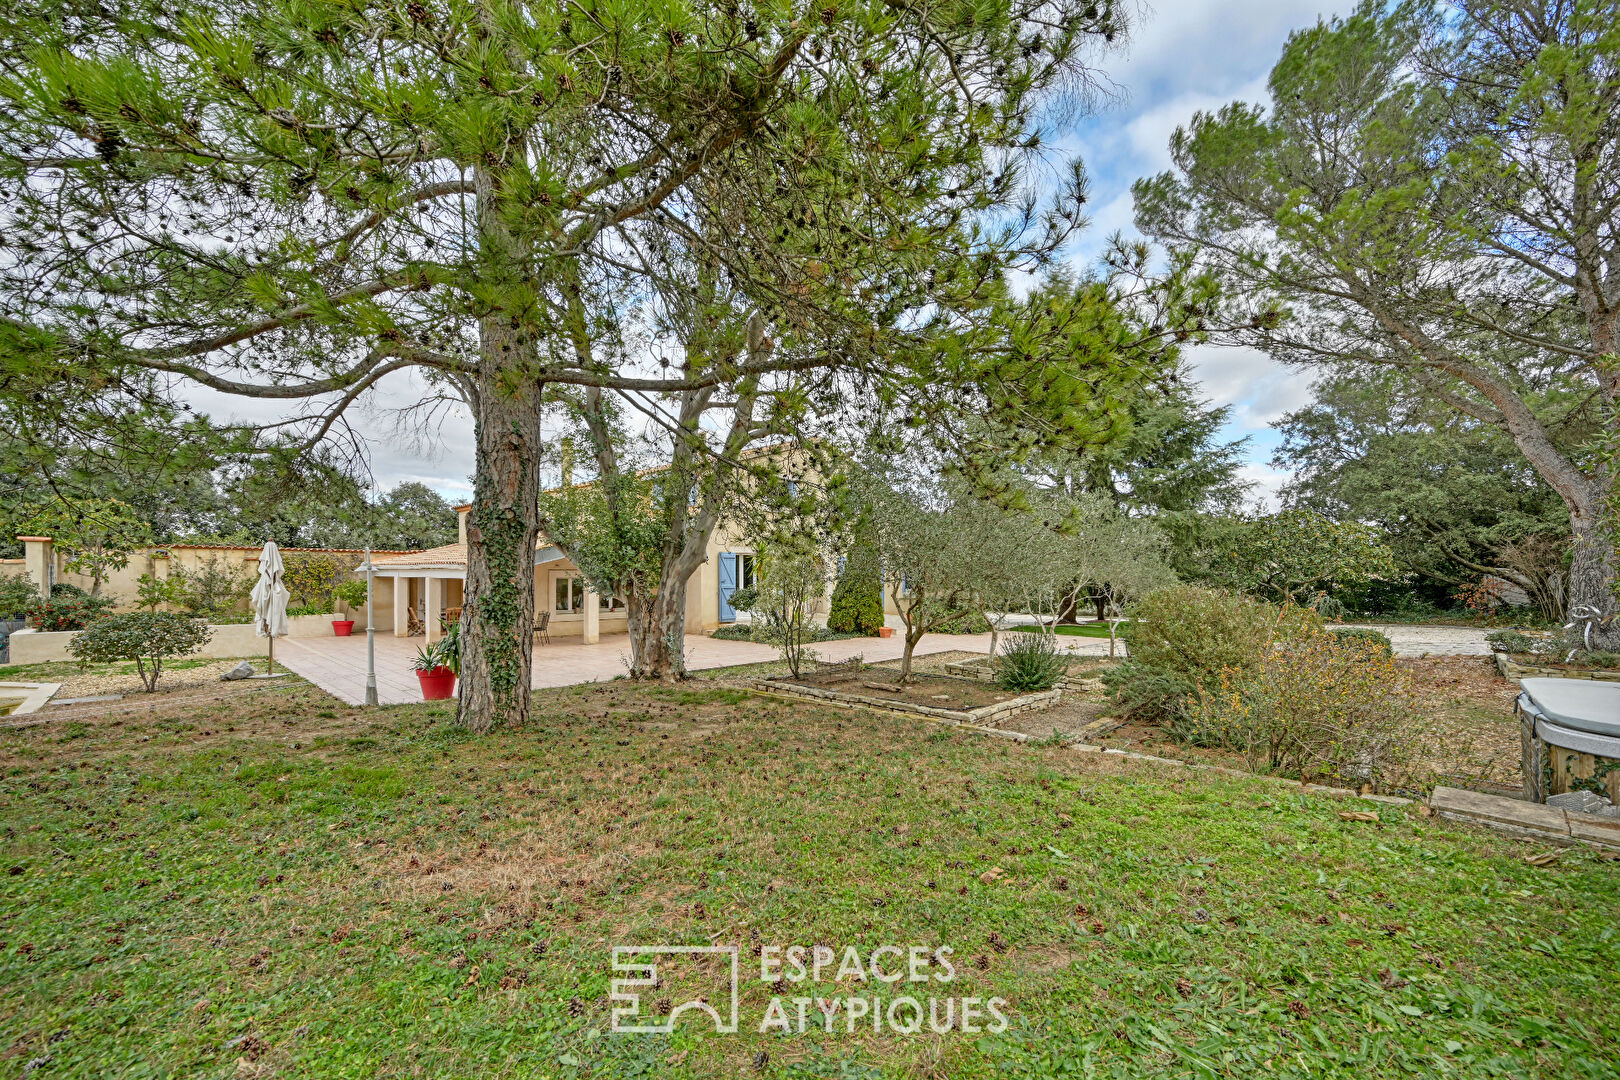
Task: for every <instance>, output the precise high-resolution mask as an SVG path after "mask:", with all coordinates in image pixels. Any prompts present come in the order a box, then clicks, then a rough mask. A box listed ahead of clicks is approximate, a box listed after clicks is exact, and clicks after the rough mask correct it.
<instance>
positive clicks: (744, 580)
mask: <svg viewBox="0 0 1620 1080" xmlns="http://www.w3.org/2000/svg"><path fill="white" fill-rule="evenodd" d="M757 558H758V557H757V556H755V555H754V554H752V553H751V552H747V551H740V552H738V553H737V588H739V589H755V588H758V587H759V578H758V577H757V575H756V569H757V568H756V563H757Z"/></svg>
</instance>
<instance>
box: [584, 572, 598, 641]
mask: <svg viewBox="0 0 1620 1080" xmlns="http://www.w3.org/2000/svg"><path fill="white" fill-rule="evenodd" d="M584 604H585V610H584V611H582V612H580V614H582V615H584V616H585V624H584V628H583V629H582V630H581V632H580V635H579V639H580V641H582V642H584V643H585V644H587V645H595V644H596V643H597V642H598V641H600V640H602V602H601V601H600V600H598V599H597V598H596V590H595V589H593V588H591V583H590V582H589V581H586V582H585V600H584Z"/></svg>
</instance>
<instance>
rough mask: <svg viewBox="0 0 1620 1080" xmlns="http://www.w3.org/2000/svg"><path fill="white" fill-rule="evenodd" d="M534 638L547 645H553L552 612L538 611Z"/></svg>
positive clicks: (535, 618)
mask: <svg viewBox="0 0 1620 1080" xmlns="http://www.w3.org/2000/svg"><path fill="white" fill-rule="evenodd" d="M534 636H535V637H537V638H539V639H540V640H541V641H542V642H544V643H545V644H547V645H550V644H551V612H549V611H537V612H535V613H534Z"/></svg>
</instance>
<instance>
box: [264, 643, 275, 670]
mask: <svg viewBox="0 0 1620 1080" xmlns="http://www.w3.org/2000/svg"><path fill="white" fill-rule="evenodd" d="M264 673H265V674H266V675H274V674H275V673H276V635H274V634H271V635H270V663H269V665H268V666H267V667H266V668H265V669H264Z"/></svg>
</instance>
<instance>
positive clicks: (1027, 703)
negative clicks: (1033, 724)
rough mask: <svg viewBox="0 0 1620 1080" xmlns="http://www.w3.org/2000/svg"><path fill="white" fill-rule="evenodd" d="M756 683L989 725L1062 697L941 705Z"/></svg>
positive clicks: (1048, 694) (794, 693)
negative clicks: (969, 706) (962, 706)
mask: <svg viewBox="0 0 1620 1080" xmlns="http://www.w3.org/2000/svg"><path fill="white" fill-rule="evenodd" d="M755 685H756V686H758V687H759V688H760V689H762V690H769V691H770V692H771V693H774V694H785V695H788V696H790V697H804V698H813V699H815V700H817V701H826V702H831V703H834V704H838V703H843V704H848V705H859V706H864V707H867V708H875V709H882V710H883V711H885V712H897V713H915V714H917V715H919V716H928V717H933V718H936V719H939V720H949V721H952V722H954V723H958V724H969V725H972V726H974V727H991V726H993V725H994V724H996V723H999V722H1000V721H1003V720H1006V719H1007V718H1008V717H1011V716H1017V715H1018V714H1019V713H1022V712H1028V711H1030V710H1031V709H1044V708H1046V707H1047V706H1049V705H1053V704H1056V703H1057V701H1058V700H1059V699H1060V698H1062V697H1063V691H1062V690H1042V691H1040V692H1039V693H1034V694H1024V695H1021V696H1019V697H1015V698H1008V699H1007V700H1006V701H998V702H996V703H995V704H993V705H981V706H980V707H979V708H977V709H942V708H940V707H939V706H938V705H922V704H918V703H916V702H911V701H896V700H894V699H893V698H884V697H875V696H873V695H871V694H852V693H849V692H847V691H843V690H825V689H823V688H821V687H819V686H803V685H800V684H799V683H795V682H788V681H786V680H782V679H760V680H759V681H758V682H757V683H756V684H755Z"/></svg>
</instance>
